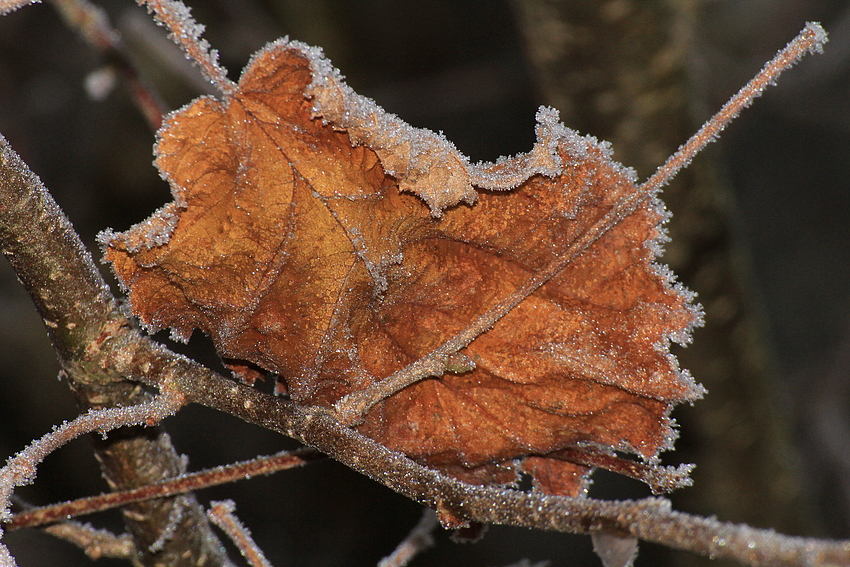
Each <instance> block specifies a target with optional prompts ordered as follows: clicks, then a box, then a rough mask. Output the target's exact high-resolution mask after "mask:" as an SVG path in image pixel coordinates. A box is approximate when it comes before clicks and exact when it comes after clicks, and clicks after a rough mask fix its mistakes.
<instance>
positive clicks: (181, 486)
mask: <svg viewBox="0 0 850 567" xmlns="http://www.w3.org/2000/svg"><path fill="white" fill-rule="evenodd" d="M323 458H325V457H324V455H322V454H321V453H319V452H318V451H316V450H314V449H297V450H295V451H284V452H281V453H277V454H275V455H270V456H267V457H257V458H256V459H251V460H250V461H244V462H240V463H233V464H231V465H226V466H221V467H216V468H212V469H207V470H204V471H199V472H196V473H190V474H185V475H181V476H179V477H177V478H174V479H170V480H166V481H162V482H158V483H155V484H149V485H147V486H142V487H140V488H134V489H131V490H123V491H120V492H109V493H107V494H101V495H99V496H92V497H89V498H80V499H78V500H72V501H70V502H63V503H61V504H54V505H51V506H44V507H41V508H31V509H28V510H25V511H23V512H19V513H17V514H14V515H12V517H11V518H10V519H9V521H8V522H6V523H5V526H4V527H5V528H6V529H7V530H9V531H11V530H15V529H19V528H28V527H35V526H42V525H44V524H49V523H51V522H55V521H57V520H59V519H67V518H75V517H77V516H82V515H85V514H93V513H95V512H102V511H104V510H109V509H111V508H117V507H120V506H125V505H127V504H130V503H132V502H141V501H144V500H151V499H153V498H164V497H167V496H175V495H177V494H185V493H187V492H193V491H196V490H201V489H204V488H209V487H211V486H218V485H221V484H226V483H228V482H234V481H237V480H243V479H246V478H253V477H255V476H262V475H269V474H272V473H275V472H278V471H282V470H286V469H291V468H294V467H299V466H302V465H305V464H307V463H310V462H314V461H317V460H320V459H323Z"/></svg>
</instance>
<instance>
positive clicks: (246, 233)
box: [103, 41, 702, 494]
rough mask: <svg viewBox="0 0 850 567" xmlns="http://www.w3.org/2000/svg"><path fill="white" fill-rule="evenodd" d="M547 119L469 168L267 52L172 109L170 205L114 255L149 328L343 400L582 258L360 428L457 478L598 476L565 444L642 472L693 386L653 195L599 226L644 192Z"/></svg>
mask: <svg viewBox="0 0 850 567" xmlns="http://www.w3.org/2000/svg"><path fill="white" fill-rule="evenodd" d="M537 118H538V126H537V135H538V142H537V144H536V145H535V147H534V148H533V149H532V151H531V152H529V153H528V154H525V155H521V156H517V157H515V158H511V159H502V160H500V161H499V162H496V163H493V164H470V163H469V162H468V160H467V159H466V158H465V157H464V156H462V155H461V154H460V153H459V152H457V150H456V149H455V148H454V146H453V145H451V144H450V143H449V142H448V141H446V140H445V139H444V138H442V136H439V135H437V134H433V133H431V132H427V131H425V130H419V129H416V128H413V127H411V126H408V125H407V124H405V123H403V122H402V121H401V120H400V119H398V118H397V117H395V116H393V115H390V114H387V113H385V112H384V111H382V110H381V109H380V108H378V107H377V106H376V105H375V104H374V103H372V102H371V101H370V100H368V99H365V98H363V97H360V96H358V95H356V94H355V93H353V92H352V91H351V90H350V89H349V88H348V87H347V86H345V84H344V83H343V82H342V78H341V77H340V76H339V74H338V72H337V71H336V70H335V69H333V68H332V67H331V66H330V64H329V63H328V62H327V61H326V60H324V59H323V58H322V57H321V53H320V52H319V51H318V50H315V49H313V48H308V47H306V46H304V45H302V44H299V43H296V42H291V43H288V42H284V41H281V42H277V43H275V44H272V45H270V46H268V47H266V48H265V49H264V50H262V51H261V52H259V53H258V54H257V55H256V56H255V57H254V58H253V60H252V61H251V62H250V64H249V65H248V66H247V68H246V70H245V72H244V74H243V76H242V78H241V80H240V82H239V85H238V89H237V91H236V92H235V93H234V94H233V95H232V97H230V98H229V99H227V100H224V101H219V100H216V99H213V98H201V99H199V100H197V101H195V102H193V103H192V104H190V105H189V106H187V107H186V108H184V109H182V110H180V111H178V112H176V113H174V114H172V115H171V116H170V117H169V118H168V119H167V121H166V122H165V125H164V127H163V129H162V130H161V132H160V135H159V141H158V143H157V146H156V155H157V159H156V165H157V166H158V167H159V169H160V171H161V172H162V174H163V176H164V177H165V178H166V179H167V180H168V181H169V183H170V185H171V188H172V192H173V194H174V202H173V203H170V204H168V205H166V206H165V207H163V208H162V209H161V210H160V211H158V212H157V213H155V214H154V215H153V216H152V217H151V218H150V219H148V220H147V221H145V222H144V223H141V224H139V225H136V226H135V227H133V228H132V229H130V230H129V231H128V232H125V233H120V234H114V233H107V234H106V235H104V238H103V240H104V243H105V244H106V257H107V259H108V260H109V261H110V262H112V264H113V267H114V269H115V272H116V273H117V275H118V277H119V278H120V280H121V282H122V283H123V284H124V286H125V287H126V288H127V289H128V290H129V298H130V302H131V304H132V308H133V311H134V313H135V314H136V315H137V316H138V317H139V318H140V319H141V321H142V322H143V323H144V324H145V325H146V326H147V327H148V328H150V329H160V328H166V327H170V328H171V329H172V330H173V333H174V334H175V335H176V336H177V337H180V338H183V339H187V338H188V337H189V336H190V334H191V333H192V332H193V330H194V329H200V330H202V331H203V332H204V333H206V334H208V335H209V336H210V337H211V338H212V340H213V342H214V343H215V345H216V348H217V349H218V351H219V354H220V355H221V356H222V357H225V358H227V359H233V360H236V361H246V362H249V363H252V364H254V365H257V366H259V367H261V368H263V369H265V370H268V371H271V372H274V373H276V374H278V375H279V376H280V379H281V380H282V381H283V383H284V384H285V386H286V391H287V392H288V395H289V396H291V398H292V399H293V400H295V401H297V402H299V403H302V404H315V405H322V406H327V407H328V408H331V409H333V407H334V404H335V403H337V402H339V401H340V400H341V399H342V398H343V397H344V396H347V395H349V394H351V393H356V392H361V391H363V390H364V388H367V387H369V386H371V385H374V384H375V383H377V382H380V381H381V380H382V379H384V378H386V377H388V376H390V375H392V374H394V373H396V372H398V371H400V370H403V369H405V368H406V367H408V366H409V365H410V364H412V363H414V362H416V361H417V360H419V359H420V358H422V357H423V356H426V355H428V354H429V353H431V352H432V351H434V350H435V349H437V348H438V347H440V346H441V345H443V344H444V343H445V342H446V341H449V340H450V339H452V338H453V337H455V336H456V335H458V333H461V332H462V331H464V330H465V329H467V327H469V326H470V324H472V323H473V322H474V321H475V320H476V319H477V318H478V317H480V316H481V315H482V314H483V313H485V312H487V311H488V310H489V309H490V308H492V307H493V306H494V305H496V304H498V303H499V302H500V301H502V300H504V299H505V298H506V297H509V296H511V294H513V293H514V292H515V291H516V290H517V289H520V288H522V287H523V286H524V285H526V284H527V283H528V282H529V281H530V280H532V279H533V278H534V277H535V275H536V274H540V273H542V272H543V271H545V270H546V269H548V268H551V267H552V266H554V265H557V264H558V262H559V261H561V258H562V256H563V255H564V254H565V253H567V252H565V251H568V250H573V251H574V252H575V254H576V255H575V256H574V257H572V256H571V257H570V258H571V259H568V260H569V261H568V263H567V265H566V267H564V268H563V269H559V270H555V271H554V275H553V276H552V277H551V278H549V279H546V280H545V281H542V285H539V286H538V287H536V289H533V290H529V292H528V293H525V294H524V295H523V297H521V298H520V299H521V301H520V302H519V303H518V305H516V306H515V307H513V308H510V309H508V310H507V313H506V314H504V315H503V316H501V318H498V317H497V318H494V322H493V323H492V324H488V326H487V327H488V328H487V329H486V330H484V329H482V330H483V332H481V333H476V337H477V338H474V340H471V342H469V341H467V343H468V344H467V345H466V346H465V348H463V349H462V350H461V351H460V352H461V354H463V355H466V357H468V358H464V357H460V358H459V359H457V360H459V361H460V362H459V363H458V364H459V365H454V366H453V365H452V364H449V365H448V367H447V370H446V371H445V372H444V373H442V375H440V376H436V377H430V378H425V379H422V380H419V381H418V382H416V383H414V384H412V385H409V386H407V387H406V388H403V389H401V390H400V391H398V392H395V393H390V394H388V395H386V396H382V398H383V399H381V401H379V402H378V403H377V404H376V405H374V406H373V407H371V409H368V411H367V412H366V413H365V415H363V416H362V420H360V421H357V422H356V423H354V424H353V426H354V427H357V428H358V430H359V431H361V432H362V433H364V434H366V435H368V436H370V437H372V438H373V439H375V440H377V441H379V442H381V443H383V444H384V445H386V446H387V447H389V448H391V449H394V450H398V451H401V452H403V453H405V454H407V455H408V456H410V457H412V458H413V459H415V460H417V461H419V462H421V463H424V464H427V465H429V466H432V467H435V468H438V469H441V470H443V471H445V472H447V473H448V474H451V475H454V476H456V477H458V478H462V479H465V480H469V481H472V482H479V483H504V484H507V483H511V482H513V481H514V480H515V479H516V475H517V474H518V470H523V471H525V472H526V473H528V474H530V475H531V476H532V477H533V478H534V480H535V482H536V485H537V486H538V487H540V488H541V489H543V490H546V491H548V492H555V493H561V494H577V493H579V492H580V491H581V489H582V488H583V485H584V480H585V478H586V476H587V472H588V471H589V470H590V469H589V466H590V465H589V464H588V462H585V461H584V460H582V459H573V460H574V461H577V462H570V461H569V460H564V459H563V458H560V457H559V456H558V451H561V450H565V449H570V450H571V451H573V452H574V451H575V450H579V451H584V452H587V454H588V455H593V454H608V455H610V454H612V452H614V451H618V452H628V453H633V454H637V455H639V456H640V457H642V458H643V459H647V460H651V459H653V458H654V457H655V456H656V455H657V453H658V452H659V451H661V450H664V449H668V448H670V447H671V445H672V440H673V438H674V431H673V430H672V427H671V422H670V419H669V418H668V414H669V412H670V410H671V409H672V407H673V406H674V405H675V404H677V403H679V402H682V401H689V400H693V399H695V398H697V397H699V396H700V395H701V392H702V390H701V387H699V386H698V385H696V384H695V383H694V382H693V381H692V380H691V379H690V377H689V376H688V374H687V373H686V372H683V371H680V370H679V369H678V367H677V364H676V361H675V359H674V358H673V356H672V355H671V354H669V352H668V351H667V346H668V343H669V341H670V340H676V341H679V342H684V341H686V340H687V338H688V332H689V330H690V328H691V327H692V326H693V325H694V324H695V323H698V321H699V313H698V310H697V309H695V308H694V307H693V306H691V305H690V304H689V300H690V296H689V294H688V293H687V292H686V291H684V290H682V289H681V288H679V287H678V286H676V285H673V284H672V283H671V276H670V275H669V274H668V272H667V271H666V270H665V269H664V268H663V267H660V266H658V265H657V264H655V263H654V259H655V256H656V255H657V253H658V251H659V242H660V241H662V240H663V232H662V230H661V229H660V228H659V227H660V224H661V223H662V222H663V221H664V220H665V213H664V211H663V207H662V205H661V204H660V203H659V202H658V201H657V200H656V199H655V198H654V197H650V198H647V199H644V200H643V202H642V203H641V204H639V205H638V206H637V208H636V209H635V210H634V212H630V214H626V215H622V217H621V218H620V217H618V218H616V222H614V223H612V224H613V227H612V228H610V229H608V230H602V231H599V230H598V225H599V222H600V219H603V218H604V217H605V215H606V214H610V213H611V212H612V211H615V207H616V206H617V205H618V204H619V203H622V202H624V201H625V200H627V199H629V198H630V197H634V196H635V195H636V194H637V192H638V189H637V188H636V186H635V184H634V176H633V174H632V172H631V171H630V170H627V169H625V168H623V167H622V166H620V165H618V164H616V163H614V162H612V160H611V159H610V151H609V149H608V148H607V146H606V145H605V144H600V143H598V142H597V141H596V140H594V139H592V138H585V137H581V136H578V135H577V134H575V133H574V132H572V131H570V130H568V129H567V128H565V127H563V126H561V125H559V124H558V123H557V114H556V112H555V111H554V110H547V109H541V111H540V112H539V113H538V117H537ZM594 227H596V228H594ZM594 231H596V232H594ZM591 233H592V234H594V235H595V236H593V237H592V238H589V239H588V240H587V241H586V243H585V244H584V245H581V246H579V247H578V248H575V246H577V245H576V242H578V241H579V240H581V239H582V238H587V235H588V234H591ZM571 245H573V246H574V248H573V249H570V246H571ZM570 253H571V254H572V252H570ZM495 319H497V320H495ZM456 358H457V357H456ZM450 362H451V361H450ZM470 362H471V363H470ZM438 374H439V373H438ZM568 453H569V451H568ZM562 454H564V453H562ZM518 465H519V468H518Z"/></svg>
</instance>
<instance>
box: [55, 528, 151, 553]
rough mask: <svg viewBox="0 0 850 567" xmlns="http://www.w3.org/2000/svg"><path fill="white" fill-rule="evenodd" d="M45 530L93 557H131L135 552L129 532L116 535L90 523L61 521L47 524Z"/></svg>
mask: <svg viewBox="0 0 850 567" xmlns="http://www.w3.org/2000/svg"><path fill="white" fill-rule="evenodd" d="M44 531H45V532H47V533H49V534H50V535H52V536H53V537H57V538H59V539H62V540H65V541H67V542H69V543H72V544H74V545H76V546H77V547H79V548H80V549H82V550H83V551H84V552H85V554H86V555H88V556H89V557H91V558H92V559H100V558H101V557H114V558H118V559H130V558H131V557H132V556H133V554H134V553H135V550H136V547H135V546H134V545H133V538H131V537H130V536H129V535H127V534H121V535H115V534H113V533H112V532H110V531H107V530H99V529H97V528H94V527H92V526H90V525H89V524H81V523H79V522H60V523H58V524H54V525H52V526H47V527H46V528H44Z"/></svg>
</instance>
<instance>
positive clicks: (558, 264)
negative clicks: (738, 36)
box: [334, 23, 826, 423]
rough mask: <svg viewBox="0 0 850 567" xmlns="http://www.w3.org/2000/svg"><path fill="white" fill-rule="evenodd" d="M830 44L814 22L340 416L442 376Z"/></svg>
mask: <svg viewBox="0 0 850 567" xmlns="http://www.w3.org/2000/svg"><path fill="white" fill-rule="evenodd" d="M824 42H826V32H825V31H824V30H823V28H821V27H820V26H819V25H818V24H815V23H809V24H807V25H806V27H805V29H804V30H803V31H802V32H800V34H799V35H798V36H797V37H795V38H794V40H792V41H791V43H789V44H788V45H787V46H786V47H785V49H783V50H782V51H780V52H779V53H778V54H777V55H776V57H775V58H774V59H773V60H772V61H770V63H768V64H767V65H766V66H765V67H764V69H762V71H761V72H760V73H759V74H758V75H757V76H756V77H755V78H754V79H753V80H752V81H750V82H749V83H748V84H747V85H746V86H745V87H744V88H743V89H741V90H740V91H739V92H738V94H737V95H735V96H734V97H732V99H731V100H730V101H729V102H727V103H726V104H725V105H724V106H723V108H721V109H720V111H719V112H718V113H717V114H715V115H714V117H713V118H712V119H711V120H709V121H708V122H706V123H705V125H703V127H702V128H700V130H699V131H698V132H697V133H696V134H694V135H693V136H692V137H691V139H690V140H688V141H687V142H686V143H685V144H684V145H683V146H682V147H681V148H680V149H679V151H677V152H676V153H675V154H673V155H672V156H671V157H670V158H669V159H668V160H667V161H666V162H665V163H664V165H662V166H661V167H660V168H658V171H656V172H655V173H654V174H653V175H652V176H651V177H650V178H649V179H648V180H646V182H644V183H643V184H642V185H640V186H639V187H638V188H637V190H636V191H635V192H634V193H632V194H631V195H628V196H626V197H625V198H623V199H622V200H621V201H619V202H618V203H617V204H616V205H614V207H612V208H611V210H609V211H608V212H607V213H606V214H605V215H603V216H602V217H601V218H600V219H599V220H598V221H596V222H595V223H594V224H593V225H592V226H591V227H590V228H588V229H587V230H586V231H585V232H584V233H583V234H582V235H581V236H579V237H578V238H577V239H576V240H574V241H573V242H572V243H571V244H570V245H569V246H568V247H567V248H566V249H565V250H564V251H563V252H562V253H561V254H560V255H559V256H558V257H557V258H555V260H553V261H552V262H551V263H549V265H547V266H545V267H544V268H542V269H541V270H540V271H538V272H537V273H535V274H534V276H532V277H531V278H529V279H528V281H526V283H525V284H523V285H522V286H521V287H519V288H517V289H516V290H515V291H514V292H512V293H511V294H510V295H509V296H507V297H505V298H504V299H502V300H501V301H499V302H498V303H497V304H496V305H494V306H493V307H491V308H490V309H488V310H487V311H486V312H484V313H483V314H482V315H479V316H478V318H477V319H475V320H474V321H473V322H472V323H470V324H469V326H467V327H466V328H465V329H464V330H462V331H461V332H459V333H458V334H457V335H455V336H454V337H452V338H451V339H449V340H448V341H446V342H445V343H443V344H442V345H440V346H439V347H438V348H436V349H435V350H433V351H432V352H430V353H429V354H427V355H425V356H424V357H422V358H420V359H419V360H417V361H416V362H414V363H413V364H410V365H408V366H406V367H404V368H402V369H401V370H399V371H397V372H395V373H393V374H391V375H390V376H388V377H387V378H384V379H383V380H381V381H379V382H375V383H373V384H371V385H370V386H368V387H367V388H364V389H362V390H358V391H357V392H352V393H351V394H348V395H347V396H345V397H343V398H342V399H340V400H339V401H338V402H337V403H336V404H335V405H334V411H335V412H336V415H337V416H338V417H339V419H340V420H342V421H343V422H345V423H357V422H359V421H361V420H362V416H363V415H364V414H365V413H366V412H367V411H369V409H370V408H372V406H374V405H375V404H377V403H378V402H380V401H381V400H384V399H386V398H388V397H390V396H392V395H393V394H395V393H397V392H399V391H401V390H403V389H404V388H406V387H408V386H410V385H411V384H415V383H417V382H419V381H421V380H424V379H426V378H430V377H432V376H440V375H442V374H443V372H444V371H445V368H446V360H447V358H448V357H449V356H450V355H452V354H454V353H457V352H458V351H459V350H461V349H462V348H465V347H467V346H469V344H470V343H471V342H472V341H474V340H475V339H476V338H478V337H479V336H481V335H482V334H483V333H485V332H486V331H487V330H489V329H490V328H492V327H493V325H495V324H496V323H497V322H498V321H499V319H501V318H502V317H504V316H505V315H507V314H508V313H509V312H510V311H511V310H512V309H513V308H515V307H516V306H517V305H519V304H520V303H522V302H523V301H524V300H525V299H526V298H527V297H528V296H529V295H531V294H532V293H534V292H535V291H536V290H537V289H539V288H540V287H541V286H543V285H544V284H546V283H547V282H548V281H549V280H551V279H552V278H553V277H555V276H556V275H558V274H559V273H561V272H562V271H563V270H564V268H566V267H567V266H568V265H570V264H571V263H572V262H573V261H574V260H575V258H576V257H578V256H579V255H580V254H582V253H583V252H584V251H585V250H587V248H588V247H590V246H591V245H592V244H593V243H594V242H596V241H597V240H599V239H600V238H601V237H602V236H603V235H604V234H605V233H607V232H608V231H609V230H611V229H612V228H613V227H615V226H617V225H618V224H619V223H620V222H621V221H622V220H623V219H625V218H626V217H628V216H629V215H631V214H632V213H633V212H634V211H635V210H636V209H637V208H638V207H639V206H640V205H641V204H642V203H644V202H645V201H646V200H647V199H649V198H651V197H652V196H653V195H655V194H656V193H657V192H658V190H659V189H660V188H661V187H662V186H663V185H665V184H666V183H667V182H669V181H670V180H671V179H672V178H673V177H674V176H675V175H676V173H678V172H679V170H681V169H682V168H683V167H685V166H687V165H688V163H689V162H690V160H691V159H692V158H693V156H694V155H696V154H697V153H698V152H699V151H700V150H701V149H702V148H704V147H705V145H706V144H708V143H709V142H711V141H712V140H714V139H715V138H716V137H717V134H718V133H719V132H720V131H721V130H723V128H725V127H726V126H727V125H728V124H729V122H731V121H732V119H733V118H735V116H737V114H738V113H739V112H740V111H741V110H742V109H743V108H745V107H746V106H748V105H749V104H750V103H751V102H752V101H753V100H754V99H755V98H756V97H758V96H760V95H761V93H762V91H763V90H764V88H765V87H767V86H768V85H771V84H774V83H775V81H776V79H777V78H778V77H779V75H780V74H781V73H782V72H783V71H784V70H786V69H788V68H789V67H791V66H792V65H793V64H794V63H796V62H797V61H798V60H799V59H800V58H801V57H803V55H805V54H806V53H810V52H814V51H821V50H822V47H823V44H824Z"/></svg>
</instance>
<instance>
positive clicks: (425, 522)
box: [378, 509, 440, 567]
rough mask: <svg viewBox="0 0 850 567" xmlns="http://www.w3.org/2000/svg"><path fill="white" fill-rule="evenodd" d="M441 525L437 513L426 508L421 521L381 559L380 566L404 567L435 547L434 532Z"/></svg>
mask: <svg viewBox="0 0 850 567" xmlns="http://www.w3.org/2000/svg"><path fill="white" fill-rule="evenodd" d="M439 525H440V522H438V521H437V514H435V513H434V511H433V510H431V509H426V510H425V511H424V512H423V514H422V519H421V520H419V523H417V524H416V525H415V526H414V527H413V529H412V530H410V533H409V534H407V537H405V538H404V540H403V541H402V542H401V543H399V544H398V546H397V547H396V548H395V550H394V551H393V552H392V553H391V554H389V555H388V556H386V557H384V558H383V559H381V561H380V563H378V567H404V566H405V565H407V564H408V563H410V561H411V560H412V559H413V558H414V557H416V556H417V555H419V554H420V553H422V552H423V551H425V550H426V549H428V548H430V547H433V545H434V536H433V533H434V530H435V529H437V526H439Z"/></svg>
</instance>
